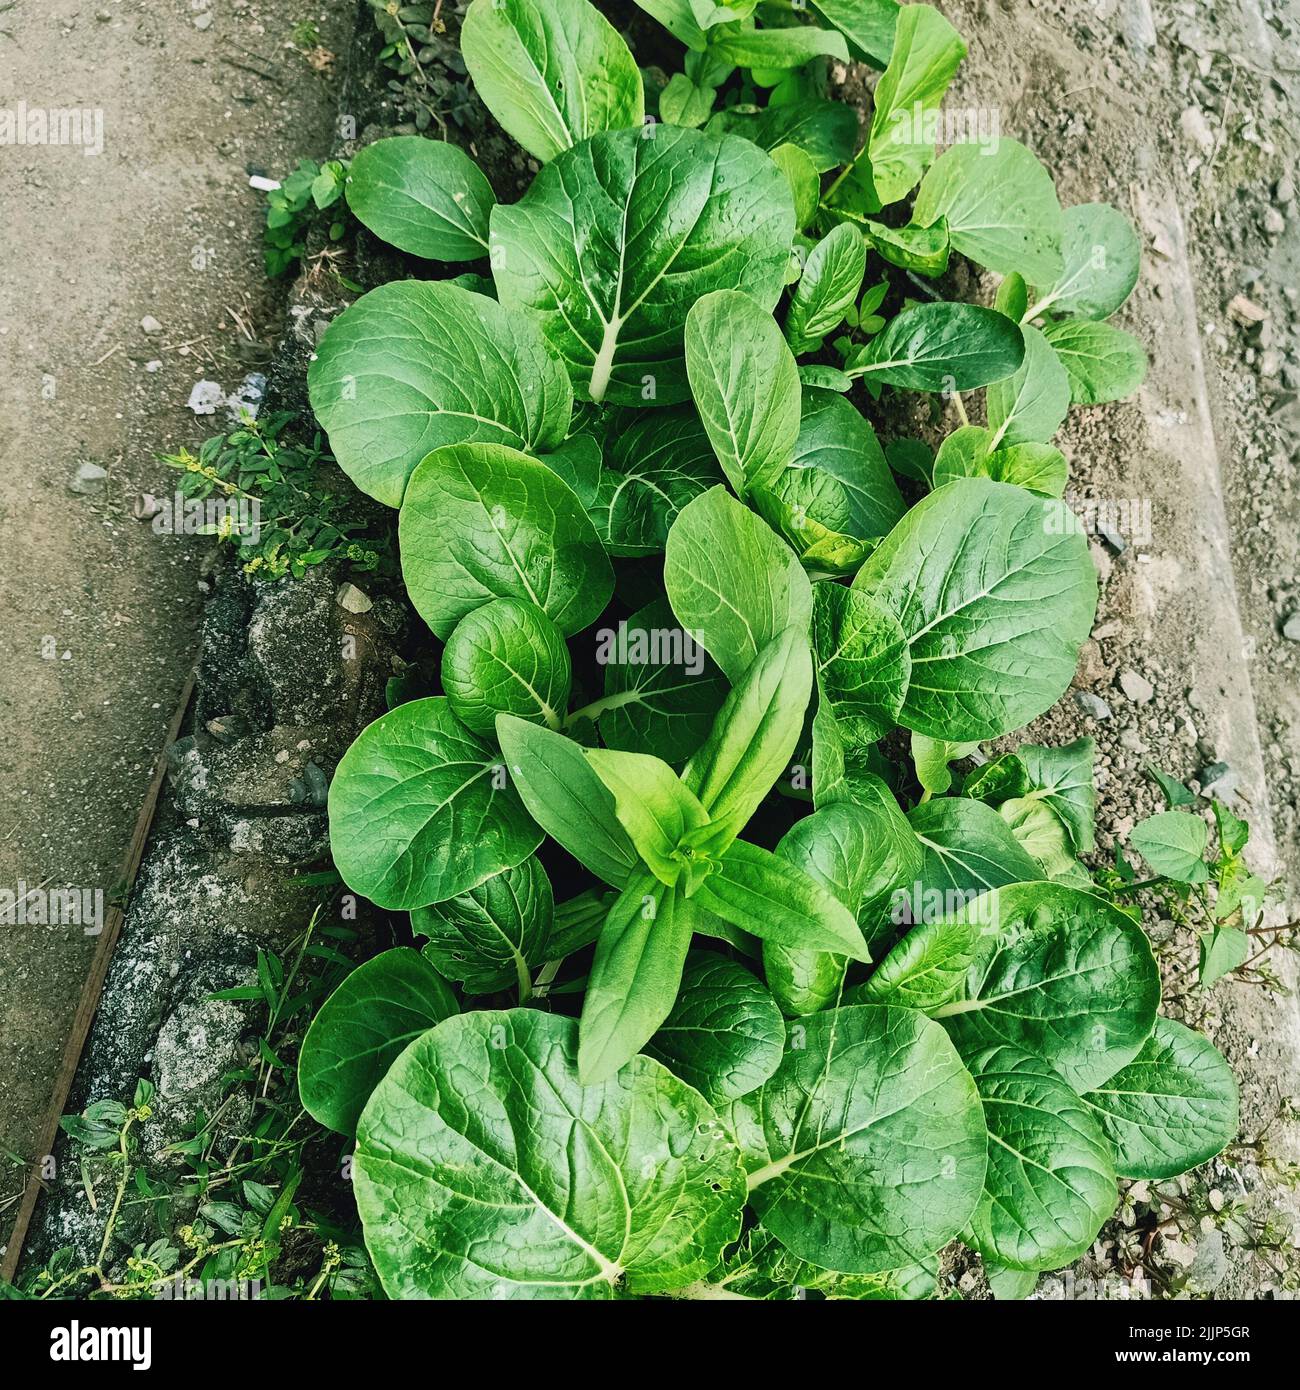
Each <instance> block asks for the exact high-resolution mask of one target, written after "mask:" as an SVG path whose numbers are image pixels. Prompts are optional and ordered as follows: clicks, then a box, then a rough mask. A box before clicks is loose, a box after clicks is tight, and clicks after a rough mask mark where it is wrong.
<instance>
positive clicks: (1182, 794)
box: [1147, 765, 1196, 811]
mask: <svg viewBox="0 0 1300 1390" xmlns="http://www.w3.org/2000/svg"><path fill="white" fill-rule="evenodd" d="M1147 776H1148V777H1150V778H1151V779H1152V780H1153V781H1154V782H1155V784H1156V785H1157V786H1158V787H1159V788H1160V791H1161V794H1162V795H1163V796H1164V798H1165V805H1166V806H1167V807H1168V808H1169V809H1170V810H1171V811H1173V810H1176V809H1177V808H1178V807H1179V806H1195V805H1196V795H1195V793H1194V792H1191V791H1189V790H1188V789H1187V787H1186V786H1184V785H1183V783H1182V782H1180V781H1179V780H1178V779H1177V778H1176V777H1171V776H1170V775H1169V774H1168V773H1167V772H1161V771H1160V769H1159V768H1158V767H1151V766H1150V765H1148V767H1147Z"/></svg>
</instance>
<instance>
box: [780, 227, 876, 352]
mask: <svg viewBox="0 0 1300 1390" xmlns="http://www.w3.org/2000/svg"><path fill="white" fill-rule="evenodd" d="M866 268H867V247H866V243H865V242H864V241H863V240H862V234H861V233H860V232H859V231H858V230H857V228H856V227H854V226H852V225H851V224H849V223H847V222H842V223H841V224H840V225H839V226H838V227H835V228H833V229H832V230H831V231H830V232H829V233H828V234H827V235H826V236H824V237H823V238H822V239H821V241H819V242H818V243H817V245H816V246H814V247H813V249H812V251H811V252H810V253H809V255H808V260H807V263H806V264H805V265H804V268H803V274H802V275H801V276H800V277H799V283H798V284H797V285H796V286H795V291H794V294H793V296H792V297H791V299H790V307H789V309H787V310H786V315H785V336H786V338H787V340H788V341H789V343H790V349H791V351H792V352H794V353H796V354H797V353H802V352H813V351H814V350H815V349H817V348H819V347H820V346H821V343H822V339H823V338H825V336H826V335H827V334H828V333H829V332H831V331H832V329H835V328H838V327H839V326H840V324H841V323H843V322H844V315H845V313H846V312H847V310H849V309H850V308H851V307H852V306H853V303H854V301H855V300H856V299H857V297H858V291H859V290H860V289H861V288H862V277H863V275H864V274H865V273H866Z"/></svg>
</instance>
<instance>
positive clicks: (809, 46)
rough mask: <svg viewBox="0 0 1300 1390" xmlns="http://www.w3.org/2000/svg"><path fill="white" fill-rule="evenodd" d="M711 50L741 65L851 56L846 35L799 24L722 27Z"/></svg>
mask: <svg viewBox="0 0 1300 1390" xmlns="http://www.w3.org/2000/svg"><path fill="white" fill-rule="evenodd" d="M719 34H720V36H719V37H717V38H714V39H712V40H711V41H710V44H709V48H710V51H711V52H713V53H715V54H716V55H717V56H718V57H719V58H721V59H722V60H723V61H724V62H728V63H734V64H735V66H736V67H738V68H760V69H764V70H767V71H771V70H772V69H777V68H801V67H803V65H804V64H805V63H809V62H811V61H812V60H813V59H814V58H823V57H825V58H838V59H839V60H840V61H841V62H843V63H847V62H848V60H849V50H848V46H847V45H846V44H845V42H844V36H843V35H842V34H840V33H839V32H838V31H837V30H834V29H818V28H817V27H816V26H815V25H812V24H796V25H793V26H791V27H790V28H786V29H735V30H724V31H719Z"/></svg>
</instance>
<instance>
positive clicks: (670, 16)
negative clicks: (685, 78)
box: [636, 0, 708, 53]
mask: <svg viewBox="0 0 1300 1390" xmlns="http://www.w3.org/2000/svg"><path fill="white" fill-rule="evenodd" d="M636 3H637V4H638V5H639V6H640V7H641V8H642V9H643V10H644V11H645V12H646V14H648V15H653V16H654V18H655V19H657V20H658V21H659V23H660V24H662V25H663V26H664V28H665V29H667V30H668V32H669V33H670V34H671V35H672V36H673V37H674V38H675V39H678V40H679V41H680V42H682V43H684V44H685V45H686V47H687V48H689V49H691V50H692V51H693V52H697V53H698V52H702V51H703V50H704V47H705V45H706V44H707V43H708V33H707V30H706V29H705V28H704V27H703V26H702V25H701V24H700V22H699V20H697V19H696V18H695V7H694V5H693V4H692V0H636Z"/></svg>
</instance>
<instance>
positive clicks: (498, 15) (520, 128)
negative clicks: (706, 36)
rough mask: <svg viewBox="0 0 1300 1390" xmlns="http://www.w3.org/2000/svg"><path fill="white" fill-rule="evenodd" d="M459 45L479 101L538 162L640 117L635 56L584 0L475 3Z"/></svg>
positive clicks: (641, 93) (641, 102)
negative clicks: (598, 133) (590, 136)
mask: <svg viewBox="0 0 1300 1390" xmlns="http://www.w3.org/2000/svg"><path fill="white" fill-rule="evenodd" d="M460 46H461V53H462V55H463V57H464V59H465V66H466V67H467V68H468V69H469V75H470V77H472V78H473V79H474V86H475V88H476V90H477V91H478V94H479V96H480V97H482V98H483V104H484V105H485V106H486V107H487V108H488V110H489V111H491V113H492V114H493V115H494V116H495V117H496V119H497V121H498V122H499V124H500V125H501V127H502V129H503V130H505V132H506V133H507V134H508V135H510V136H512V137H513V138H514V139H515V140H517V141H518V142H519V144H521V145H522V146H523V147H524V149H526V150H527V151H528V153H529V154H531V155H534V156H536V158H538V159H540V160H541V161H542V162H543V163H545V162H546V161H547V160H548V159H554V158H555V156H556V155H558V154H560V153H562V152H563V151H564V150H567V149H569V148H570V147H571V146H573V145H576V144H578V143H579V141H582V140H585V139H586V138H587V137H588V136H589V135H595V134H597V132H599V131H605V130H622V129H623V128H624V127H626V126H639V125H640V124H641V122H642V120H643V118H644V116H645V94H644V91H643V90H642V86H641V73H640V71H639V69H638V68H637V65H636V60H635V59H634V58H633V57H632V54H631V52H630V51H629V50H628V46H627V44H625V43H624V42H623V39H622V37H621V36H620V35H619V33H618V30H617V29H615V28H614V26H613V25H612V24H610V22H609V21H608V20H607V19H606V18H605V16H604V15H602V14H601V13H600V11H599V10H597V9H596V8H595V6H594V5H589V4H587V3H586V0H544V2H543V3H540V4H539V3H535V0H534V2H533V3H530V0H474V3H473V4H472V5H470V7H469V10H468V12H467V13H466V15H465V22H464V24H463V26H462V28H461V32H460Z"/></svg>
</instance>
